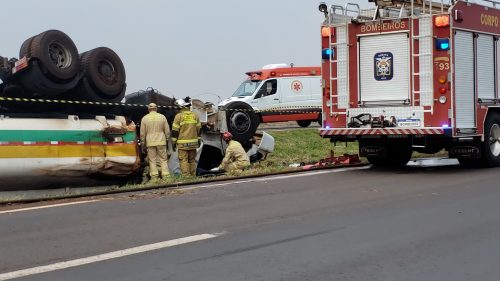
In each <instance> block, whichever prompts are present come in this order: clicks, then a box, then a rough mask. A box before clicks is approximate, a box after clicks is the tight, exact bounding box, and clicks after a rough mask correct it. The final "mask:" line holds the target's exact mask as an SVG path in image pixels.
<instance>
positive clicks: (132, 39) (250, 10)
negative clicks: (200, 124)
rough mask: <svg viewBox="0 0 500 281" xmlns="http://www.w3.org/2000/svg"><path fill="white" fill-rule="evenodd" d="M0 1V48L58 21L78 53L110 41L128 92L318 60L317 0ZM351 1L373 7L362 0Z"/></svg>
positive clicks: (205, 84)
mask: <svg viewBox="0 0 500 281" xmlns="http://www.w3.org/2000/svg"><path fill="white" fill-rule="evenodd" d="M2 2H3V3H2V16H1V17H0V23H1V26H3V27H4V28H2V40H1V44H0V56H4V57H17V56H18V54H19V48H20V46H21V44H22V42H23V41H24V40H25V39H27V38H29V37H31V36H34V35H36V34H39V33H41V32H43V31H45V30H48V29H58V30H61V31H63V32H65V33H66V34H68V35H69V36H70V37H71V38H72V39H73V41H74V42H75V44H76V46H77V48H78V50H79V52H80V53H82V52H84V51H87V50H90V49H93V48H96V47H100V46H106V47H109V48H111V49H113V50H114V51H115V52H116V53H117V54H118V55H119V56H120V58H121V59H122V61H123V63H124V65H125V69H126V72H127V85H128V87H127V93H133V92H135V91H139V90H144V89H146V88H147V87H153V88H156V89H158V90H159V91H160V92H162V93H163V94H165V95H168V96H175V97H185V96H190V97H193V98H194V97H196V98H200V99H203V100H205V101H212V102H217V101H218V99H219V98H218V97H217V96H219V97H220V98H226V97H229V96H230V95H231V94H232V93H233V92H234V90H236V88H237V87H238V85H239V84H240V83H241V82H242V81H243V80H244V79H245V78H246V75H245V72H247V71H250V70H256V69H260V68H261V67H262V66H263V65H265V64H271V63H294V65H296V66H315V65H319V64H320V62H321V56H320V52H321V47H320V33H319V32H320V25H321V22H322V20H323V15H322V14H321V13H320V12H319V11H318V4H319V3H320V1H319V0H252V1H242V0H212V1H200V0H195V1H189V0H142V1H132V0H121V1H120V0H113V1H111V0H85V1H76V0H73V1H72V0H10V1H2ZM345 2H346V1H345V0H340V1H339V0H336V1H335V4H340V5H343V4H344V3H345ZM350 2H354V3H358V4H360V5H362V6H363V7H365V8H366V7H372V5H371V3H370V4H369V3H368V1H367V0H351V1H350ZM445 2H448V1H445ZM326 3H327V4H329V5H331V4H333V3H334V2H333V1H326Z"/></svg>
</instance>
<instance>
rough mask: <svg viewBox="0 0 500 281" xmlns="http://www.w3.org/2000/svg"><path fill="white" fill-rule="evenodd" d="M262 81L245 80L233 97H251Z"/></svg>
mask: <svg viewBox="0 0 500 281" xmlns="http://www.w3.org/2000/svg"><path fill="white" fill-rule="evenodd" d="M261 82H262V81H251V80H245V81H243V83H241V85H240V86H239V87H238V89H237V90H236V92H234V94H233V97H249V96H251V95H253V93H254V92H255V90H256V89H257V88H258V87H259V85H260V83H261Z"/></svg>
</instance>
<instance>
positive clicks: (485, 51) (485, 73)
mask: <svg viewBox="0 0 500 281" xmlns="http://www.w3.org/2000/svg"><path fill="white" fill-rule="evenodd" d="M476 53H477V61H476V67H477V73H478V74H479V75H478V76H477V97H478V98H480V99H482V100H493V99H495V45H494V40H493V36H492V35H486V34H479V35H478V37H477V52H476Z"/></svg>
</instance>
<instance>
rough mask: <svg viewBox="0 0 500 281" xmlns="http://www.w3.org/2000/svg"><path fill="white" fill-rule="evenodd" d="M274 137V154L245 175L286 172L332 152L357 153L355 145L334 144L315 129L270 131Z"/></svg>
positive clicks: (316, 160) (339, 153)
mask: <svg viewBox="0 0 500 281" xmlns="http://www.w3.org/2000/svg"><path fill="white" fill-rule="evenodd" d="M268 133H269V134H270V135H272V136H273V137H274V140H275V146H274V147H275V148H274V152H273V153H271V154H269V155H268V157H267V159H266V160H264V161H262V162H259V163H256V164H254V165H253V167H252V169H251V170H249V171H245V174H247V173H248V174H251V173H257V174H261V173H272V172H281V171H287V170H293V168H290V167H289V165H290V164H294V163H306V164H307V163H316V162H318V161H319V160H320V159H323V158H327V157H330V151H331V150H333V151H334V154H335V155H336V156H338V155H342V154H344V153H358V144H357V143H348V145H347V147H346V146H345V143H337V146H336V147H334V144H333V143H331V142H330V140H329V139H324V138H321V137H320V136H319V133H318V130H317V129H302V130H288V131H270V132H268Z"/></svg>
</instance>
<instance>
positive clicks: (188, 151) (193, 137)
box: [172, 108, 201, 176]
mask: <svg viewBox="0 0 500 281" xmlns="http://www.w3.org/2000/svg"><path fill="white" fill-rule="evenodd" d="M200 131H201V123H200V119H199V118H198V115H196V113H194V112H191V111H190V110H189V108H182V109H181V112H180V113H178V114H177V115H176V116H175V119H174V123H173V124H172V142H173V143H174V145H175V146H176V147H177V149H178V156H179V165H180V167H181V172H182V174H183V175H191V176H194V175H196V149H197V148H198V146H199V143H200V140H201V136H200Z"/></svg>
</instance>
